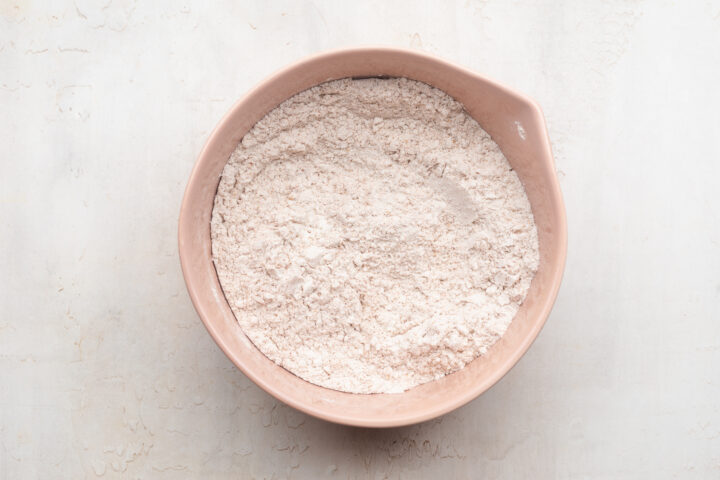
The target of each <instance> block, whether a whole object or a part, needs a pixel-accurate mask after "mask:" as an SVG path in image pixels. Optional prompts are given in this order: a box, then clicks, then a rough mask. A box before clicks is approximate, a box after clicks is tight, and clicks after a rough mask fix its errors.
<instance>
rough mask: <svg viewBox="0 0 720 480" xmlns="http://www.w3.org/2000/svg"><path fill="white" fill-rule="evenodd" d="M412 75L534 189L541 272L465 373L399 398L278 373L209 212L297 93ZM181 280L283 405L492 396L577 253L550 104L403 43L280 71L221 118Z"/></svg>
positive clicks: (402, 414) (366, 421)
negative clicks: (247, 144)
mask: <svg viewBox="0 0 720 480" xmlns="http://www.w3.org/2000/svg"><path fill="white" fill-rule="evenodd" d="M373 76H390V77H407V78H411V79H414V80H419V81H421V82H425V83H427V84H430V85H432V86H434V87H437V88H439V89H441V90H444V91H445V92H447V93H448V94H449V95H451V96H452V97H454V98H455V99H457V100H459V101H460V102H461V103H462V104H463V105H464V106H465V108H466V109H467V111H468V113H469V114H470V115H471V116H472V117H473V118H475V119H476V120H477V121H478V122H479V123H480V125H481V126H482V127H483V128H484V129H485V130H486V131H487V132H488V133H489V134H490V135H491V136H492V138H493V139H494V140H495V142H497V144H498V145H499V146H500V148H501V149H502V151H503V152H504V154H505V156H506V157H507V159H508V161H509V162H510V164H511V165H512V167H513V168H514V169H515V171H516V172H517V174H518V176H519V177H520V180H521V181H522V183H523V185H524V186H525V190H526V192H527V196H528V198H529V200H530V205H531V207H532V211H533V215H534V216H535V223H536V224H537V230H538V239H539V245H540V266H539V269H538V272H537V274H536V275H535V278H534V279H533V281H532V284H531V286H530V290H529V292H528V295H527V298H526V299H525V301H524V303H523V304H522V307H521V308H520V310H519V311H518V313H517V315H516V316H515V318H514V320H513V321H512V323H511V324H510V327H509V328H508V330H507V332H506V333H505V335H504V336H503V337H502V338H501V339H500V340H498V341H497V342H496V343H495V344H494V345H493V346H492V347H491V348H490V350H489V351H488V352H487V353H486V354H485V355H483V356H481V357H478V358H477V359H475V360H473V361H472V362H470V363H469V364H468V365H466V366H465V367H464V368H463V369H461V370H459V371H457V372H455V373H453V374H451V375H447V376H445V377H443V378H441V379H439V380H435V381H432V382H429V383H426V384H423V385H420V386H417V387H414V388H412V389H410V390H407V391H406V392H404V393H399V394H372V395H366V394H352V393H344V392H339V391H335V390H330V389H327V388H323V387H319V386H317V385H313V384H311V383H309V382H306V381H305V380H302V379H300V378H298V377H296V376H295V375H293V374H292V373H290V372H288V371H287V370H284V369H283V368H281V367H279V366H278V365H276V364H275V363H273V362H272V361H271V360H269V359H268V358H267V357H265V355H263V354H262V353H261V352H260V351H259V350H258V349H257V348H255V346H254V345H253V344H252V342H251V341H250V340H249V339H248V338H247V337H246V336H245V334H244V333H243V331H242V330H241V328H240V326H239V325H238V322H237V321H236V320H235V317H234V316H233V313H232V311H231V310H230V306H229V305H228V303H227V301H226V299H225V296H224V295H223V291H222V289H221V287H220V284H219V282H218V276H217V273H216V272H215V267H214V265H213V262H212V258H211V253H210V215H211V211H212V207H213V198H214V196H215V192H216V189H217V186H218V182H219V179H220V173H221V172H222V169H223V167H224V166H225V163H226V161H227V159H228V157H229V155H230V153H231V152H232V151H233V149H234V148H235V147H236V145H237V144H238V142H239V141H240V139H241V138H242V137H243V135H245V133H246V132H247V131H248V130H249V129H250V128H251V127H252V126H253V125H254V124H255V123H256V122H257V121H258V120H260V119H261V118H262V117H263V116H264V115H265V114H267V113H268V112H269V111H270V110H272V109H273V108H274V107H275V106H277V105H278V104H280V103H281V102H283V101H284V100H286V99H287V98H289V97H291V96H292V95H294V94H296V93H298V92H300V91H302V90H305V89H307V88H309V87H312V86H313V85H317V84H319V83H322V82H326V81H328V80H335V79H339V78H344V77H373ZM178 237H179V251H180V260H181V263H182V270H183V275H184V276H185V282H186V283H187V288H188V291H189V293H190V297H191V299H192V302H193V304H194V305H195V308H196V309H197V312H198V314H199V315H200V318H201V319H202V321H203V322H204V323H205V326H206V327H207V330H208V331H209V332H210V335H212V337H213V339H214V340H215V342H217V344H218V345H219V346H220V348H221V349H222V350H223V352H225V354H226V355H227V356H228V357H229V358H230V360H232V362H233V363H234V364H235V365H237V367H238V368H239V369H240V370H242V372H243V373H244V374H245V375H247V376H248V377H249V378H250V379H251V380H252V381H254V382H255V383H256V384H257V385H258V386H260V387H261V388H262V389H264V390H265V391H266V392H268V393H269V394H271V395H273V396H274V397H275V398H277V399H278V400H281V401H283V402H285V403H287V404H288V405H290V406H292V407H294V408H297V409H298V410H301V411H303V412H305V413H308V414H310V415H314V416H316V417H319V418H323V419H325V420H329V421H332V422H337V423H342V424H347V425H356V426H365V427H391V426H400V425H408V424H412V423H417V422H421V421H424V420H429V419H431V418H434V417H437V416H440V415H443V414H445V413H447V412H449V411H451V410H453V409H456V408H458V407H460V406H461V405H464V404H465V403H467V402H469V401H470V400H472V399H474V398H475V397H477V396H478V395H480V394H481V393H483V392H485V391H486V390H487V389H488V388H490V387H491V386H492V385H493V384H495V383H496V382H497V381H498V380H500V378H502V376H503V375H505V374H506V373H507V372H508V371H509V370H510V369H511V368H512V367H513V365H515V363H517V361H518V360H519V359H520V357H521V356H522V355H523V354H524V353H525V351H526V350H527V349H528V347H530V344H531V343H532V342H533V340H534V339H535V337H537V335H538V333H539V332H540V329H541V328H542V326H543V324H544V323H545V320H546V319H547V317H548V315H549V313H550V310H551V308H552V305H553V302H554V301H555V297H556V295H557V292H558V289H559V287H560V281H561V279H562V273H563V269H564V266H565V256H566V251H567V226H566V220H565V208H564V205H563V201H562V196H561V192H560V187H559V185H558V180H557V176H556V173H555V165H554V161H553V157H552V152H551V150H550V142H549V139H548V135H547V130H546V127H545V121H544V118H543V114H542V111H541V110H540V107H539V106H538V105H537V104H536V103H535V102H534V101H533V100H531V99H529V98H527V97H526V96H524V95H522V94H520V93H517V92H515V91H513V90H511V89H509V88H507V87H505V86H502V85H500V84H498V83H496V82H494V81H492V80H489V79H487V78H485V77H483V76H481V75H478V74H477V73H474V72H472V71H469V70H467V69H465V68H461V67H458V66H456V65H453V64H451V63H448V62H446V61H444V60H441V59H439V58H435V57H433V56H430V55H427V54H424V53H420V52H416V51H410V50H402V49H396V48H354V49H345V50H338V51H332V52H328V53H322V54H319V55H315V56H313V57H310V58H307V59H305V60H302V61H300V62H298V63H295V64H294V65H291V66H289V67H287V68H285V69H283V70H281V71H280V72H278V73H276V74H274V75H272V76H271V77H270V78H268V79H266V80H265V81H263V82H262V83H260V84H259V85H258V86H256V87H255V88H253V89H252V90H251V91H250V92H248V93H247V94H246V95H245V96H244V97H243V98H241V99H240V100H239V101H238V102H237V103H236V104H235V105H234V106H233V107H232V108H231V109H230V111H229V112H228V113H227V115H225V117H224V118H223V119H222V120H221V121H220V123H219V124H218V126H217V127H216V128H215V130H214V132H213V133H212V134H211V135H210V138H209V139H208V141H207V144H206V145H205V148H204V149H203V150H202V152H201V154H200V157H199V158H198V160H197V163H196V164H195V167H194V169H193V171H192V173H191V175H190V180H189V182H188V185H187V189H186V191H185V196H184V198H183V202H182V207H181V210H180V221H179V232H178Z"/></svg>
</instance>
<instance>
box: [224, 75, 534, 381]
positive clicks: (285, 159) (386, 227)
mask: <svg viewBox="0 0 720 480" xmlns="http://www.w3.org/2000/svg"><path fill="white" fill-rule="evenodd" d="M211 231H212V254H213V260H214V262H215V266H216V268H217V272H218V276H219V278H220V284H221V285H222V288H223V290H224V292H225V296H226V298H227V300H228V302H229V303H230V306H231V308H232V310H233V312H234V314H235V316H236V318H237V320H238V322H239V323H240V325H241V327H242V329H243V331H244V332H245V333H246V334H247V336H248V337H249V338H250V340H252V342H253V343H254V344H255V345H256V346H257V348H259V349H260V351H262V352H263V353H264V354H265V355H267V356H268V357H269V358H270V359H272V360H273V361H274V362H276V363H277V364H279V365H281V366H282V367H284V368H285V369H287V370H289V371H290V372H292V373H294V374H295V375H297V376H299V377H301V378H304V379H305V380H307V381H309V382H312V383H314V384H317V385H321V386H323V387H328V388H332V389H336V390H342V391H346V392H356V393H376V392H387V393H392V392H402V391H403V390H406V389H408V388H410V387H413V386H415V385H419V384H421V383H425V382H428V381H431V380H434V379H437V378H440V377H442V376H443V375H447V374H449V373H451V372H454V371H456V370H458V369H460V368H462V367H463V366H464V365H465V364H467V363H468V362H470V361H471V360H473V359H474V358H475V357H477V356H478V355H482V354H483V353H485V352H486V351H487V349H488V348H489V347H490V346H491V345H492V344H493V343H495V341H496V340H497V339H498V338H500V336H501V335H502V334H503V333H504V332H505V330H506V329H507V327H508V325H509V324H510V322H511V321H512V319H513V317H514V316H515V313H516V312H517V311H518V308H519V306H520V304H521V303H522V301H523V299H524V298H525V295H526V293H527V291H528V288H529V286H530V282H531V280H532V278H533V276H534V274H535V272H536V271H537V267H538V258H539V255H538V241H537V231H536V228H535V224H534V221H533V216H532V212H531V210H530V205H529V203H528V200H527V197H526V195H525V191H524V190H523V187H522V184H521V183H520V181H519V179H518V177H517V175H516V174H515V172H514V171H513V170H512V169H511V168H510V165H509V164H508V162H507V160H506V159H505V157H504V156H503V154H502V152H501V151H500V149H499V148H498V146H497V145H496V144H495V142H493V140H492V139H491V138H490V136H489V135H488V134H487V133H486V132H485V131H483V130H482V129H481V128H480V126H479V125H478V123H477V122H476V121H475V120H473V119H472V118H471V117H470V116H469V115H468V114H467V113H466V112H465V111H464V110H463V107H462V105H461V104H459V103H458V102H456V101H455V100H453V99H452V98H451V97H449V96H448V95H447V94H445V93H444V92H442V91H440V90H437V89H435V88H433V87H430V86H428V85H426V84H423V83H419V82H415V81H412V80H408V79H386V80H383V79H365V80H350V79H344V80H338V81H333V82H329V83H325V84H322V85H319V86H316V87H314V88H311V89H309V90H307V91H304V92H302V93H299V94H297V95H295V96H294V97H292V98H290V99H289V100H287V101H285V102H284V103H282V104H281V105H280V106H279V107H277V108H276V109H275V110H273V111H272V112H270V113H269V114H268V115H267V116H266V117H264V118H263V119H262V120H260V121H259V122H258V123H257V124H256V125H255V126H254V127H253V128H252V130H250V132H248V133H247V135H245V137H244V138H243V140H242V142H241V143H240V145H238V147H237V149H236V150H235V151H234V152H233V153H232V155H231V157H230V159H229V161H228V163H227V165H226V166H225V169H224V170H223V173H222V178H221V180H220V185H219V188H218V192H217V196H216V197H215V206H214V209H213V213H212V224H211Z"/></svg>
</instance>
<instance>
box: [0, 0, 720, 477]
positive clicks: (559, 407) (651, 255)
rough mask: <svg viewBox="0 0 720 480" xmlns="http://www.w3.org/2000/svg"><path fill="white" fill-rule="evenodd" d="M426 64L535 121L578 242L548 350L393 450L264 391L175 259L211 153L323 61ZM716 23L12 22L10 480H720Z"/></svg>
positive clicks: (171, 15)
mask: <svg viewBox="0 0 720 480" xmlns="http://www.w3.org/2000/svg"><path fill="white" fill-rule="evenodd" d="M367 43H377V44H388V45H400V46H410V47H414V48H419V49H423V50H426V51H428V52H432V53H435V54H438V55H440V56H442V57H445V58H447V59H449V60H453V61H455V62H457V63H460V64H462V65H465V66H467V67H470V68H473V69H475V70H477V71H479V72H482V73H484V74H486V75H488V76H490V77H492V78H495V79H497V80H499V81H501V82H504V83H506V84H508V85H510V86H511V87H514V88H516V89H518V90H520V91H522V92H525V93H527V94H529V95H530V96H532V97H534V98H535V99H537V100H538V102H539V103H540V104H541V105H542V107H543V108H544V111H545V114H546V116H547V122H548V127H549V130H550V136H551V138H552V141H553V147H554V150H555V155H556V161H557V169H558V174H559V175H560V181H561V184H562V188H563V191H564V195H565V200H566V203H567V210H568V221H569V245H570V249H569V255H568V263H567V270H566V275H565V279H564V283H563V287H562V289H561V292H560V296H559V298H558V300H557V303H556V306H555V309H554V311H553V313H552V315H551V317H550V319H549V321H548V323H547V325H546V327H545V329H544V330H543V331H542V333H541V335H540V337H539V338H538V340H537V342H536V343H535V344H534V346H533V347H532V348H531V349H530V351H529V352H528V354H527V355H526V356H525V357H524V358H523V359H522V361H521V362H520V363H519V364H518V365H517V366H516V367H515V369H513V370H512V371H511V372H510V373H509V374H508V375H507V376H506V377H505V378H504V379H503V380H502V381H501V382H500V383H499V384H498V385H496V386H495V387H494V388H493V389H492V390H491V391H489V392H487V393H486V394H485V395H483V396H482V397H481V398H479V399H477V400H476V401H474V402H472V403H470V404H469V405H467V406H465V407H464V408H461V409H460V410H458V411H456V412H454V413H452V414H449V415H446V416H445V417H443V418H440V419H438V420H435V421H431V422H428V423H426V424H422V425H418V426H413V427H409V428H401V429H394V430H385V431H372V430H362V429H352V428H344V427H340V426H336V425H332V424H328V423H325V422H323V421H320V420H315V419H313V418H310V417H307V416H305V415H303V414H301V413H298V412H296V411H294V410H292V409H290V408H288V407H286V406H284V405H282V404H279V403H278V402H276V401H275V400H274V399H273V398H271V397H270V396H268V395H267V394H265V393H264V392H262V391H261V390H260V389H259V388H257V387H256V386H255V385H254V384H252V383H251V382H250V381H249V380H247V379H246V378H245V377H244V376H243V375H242V374H241V373H240V372H239V371H238V370H236V369H235V368H234V367H233V365H232V364H231V363H230V362H229V361H228V360H227V359H226V358H225V357H224V356H223V354H222V353H221V352H220V350H219V349H218V348H217V347H216V346H215V344H214V343H213V342H212V340H211V339H210V337H209V336H208V334H207V333H206V331H205V329H204V328H203V326H202V325H201V323H200V321H199V319H198V317H197V315H196V314H195V312H194V310H193V308H192V306H191V304H190V301H189V299H188V296H187V294H186V291H185V287H184V283H183V280H182V276H181V272H180V268H179V264H178V257H177V246H176V225H177V215H178V210H179V205H180V200H181V197H182V193H183V189H184V186H185V182H186V180H187V178H188V175H189V173H190V169H191V168H192V165H193V163H194V161H195V158H196V157H197V155H198V153H199V152H200V149H201V147H202V145H203V142H204V141H205V139H206V138H207V136H208V133H209V132H210V130H211V129H212V128H213V127H214V125H215V124H216V123H217V121H218V120H219V119H220V117H221V116H222V115H223V114H224V113H225V111H226V110H228V108H229V107H230V106H231V105H232V103H233V102H234V101H235V100H236V99H237V98H238V97H240V96H241V95H242V94H243V93H244V92H245V91H246V90H247V89H248V88H250V87H251V86H252V85H254V84H255V83H256V82H258V81H260V80H261V79H263V78H264V77H265V76H267V75H268V74H270V73H272V72H273V71H274V70H275V69H277V68H280V67H282V66H284V65H286V64H288V63H289V62H292V61H295V60H297V59H299V58H300V57H302V56H304V55H306V54H309V53H313V52H316V51H320V50H323V49H328V48H334V47H340V46H347V45H358V44H367ZM719 85H720V4H719V3H718V2H701V1H688V2H680V1H675V2H668V1H665V2H660V1H652V2H651V1H647V2H618V1H609V2H589V1H588V2H586V1H580V2H574V1H554V0H553V1H542V2H538V1H527V2H521V1H487V2H475V1H468V2H465V1H454V2H410V1H405V2H387V1H359V2H349V1H345V2H341V1H332V0H328V1H315V2H309V1H308V2H266V1H264V0H258V1H255V2H234V1H225V2H204V1H200V0H198V1H191V2H182V1H170V0H164V1H152V2H128V1H125V2H123V1H112V2H108V3H107V4H103V3H102V2H97V1H89V0H83V1H77V2H75V3H70V2H40V1H35V2H30V1H20V2H16V1H9V0H3V1H2V2H0V145H1V148H2V149H1V150H0V151H1V152H2V154H1V155H2V156H1V161H2V163H1V164H0V166H1V167H2V169H1V171H0V223H1V225H2V230H1V234H0V252H1V253H0V272H1V273H0V300H1V301H0V478H3V479H6V478H7V479H21V478H22V479H28V478H42V479H48V478H95V477H96V476H100V477H104V478H132V479H134V478H160V479H175V478H192V477H199V476H200V475H202V476H203V478H213V479H214V478H218V479H225V478H228V479H229V478H250V477H253V478H290V477H292V478H385V477H388V478H400V477H402V478H413V479H416V478H448V479H449V478H501V477H504V478H543V479H544V478H698V479H700V478H702V479H707V478H718V477H720V410H719V408H720V200H718V190H720V113H718V108H720V93H719V92H720V89H718V86H719Z"/></svg>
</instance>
